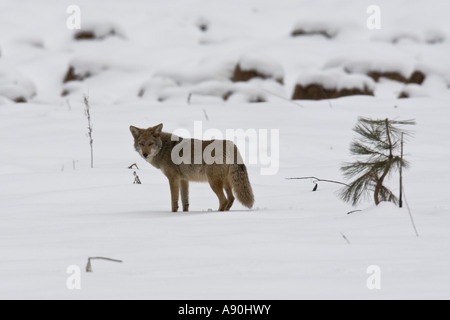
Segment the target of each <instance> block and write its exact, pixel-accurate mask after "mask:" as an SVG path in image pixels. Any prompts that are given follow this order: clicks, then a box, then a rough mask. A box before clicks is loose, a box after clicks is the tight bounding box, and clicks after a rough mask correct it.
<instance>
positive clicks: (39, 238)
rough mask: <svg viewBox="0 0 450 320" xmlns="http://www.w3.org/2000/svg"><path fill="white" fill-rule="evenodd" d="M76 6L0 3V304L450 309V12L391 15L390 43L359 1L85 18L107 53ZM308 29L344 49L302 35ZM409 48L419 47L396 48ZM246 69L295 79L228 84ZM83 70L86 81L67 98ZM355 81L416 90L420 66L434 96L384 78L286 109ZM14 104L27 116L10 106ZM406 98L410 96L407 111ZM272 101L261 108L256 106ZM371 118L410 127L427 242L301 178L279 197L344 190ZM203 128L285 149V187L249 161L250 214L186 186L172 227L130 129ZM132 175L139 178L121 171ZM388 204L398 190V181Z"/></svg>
mask: <svg viewBox="0 0 450 320" xmlns="http://www.w3.org/2000/svg"><path fill="white" fill-rule="evenodd" d="M72 4H73V3H72V2H71V1H65V0H63V1H58V2H55V1H50V0H41V1H31V0H23V1H20V3H19V2H18V1H15V0H2V2H1V4H0V52H1V56H0V299H448V298H450V289H449V284H450V273H449V270H450V256H449V245H450V198H449V196H448V183H449V181H450V168H449V166H448V163H449V160H450V148H449V146H448V141H449V140H450V129H449V126H448V119H450V90H449V84H450V67H449V66H450V55H449V54H448V52H450V43H449V37H448V32H449V31H448V30H449V27H450V22H449V20H448V12H449V10H450V3H448V2H446V1H441V0H429V1H427V2H423V1H419V0H416V1H408V2H407V3H405V2H396V1H385V0H380V1H378V4H379V5H380V8H381V18H382V20H381V21H382V29H381V30H368V29H367V27H366V20H367V18H368V15H367V13H366V9H367V7H368V6H369V5H372V4H373V3H372V2H370V1H361V0H358V1H357V0H343V1H339V2H330V1H324V0H318V1H306V0H301V1H300V0H277V1H274V0H244V1H243V0H228V1H219V0H194V1H190V2H186V1H182V0H173V1H159V0H152V1H147V0H145V1H144V0H131V1H119V0H111V1H108V2H105V1H92V0H90V1H87V0H79V1H77V4H78V5H79V6H80V9H81V18H82V23H83V21H85V22H86V23H88V25H89V26H96V28H97V29H98V28H100V29H101V28H102V26H103V27H104V26H106V24H105V23H104V22H102V21H108V25H110V26H111V25H112V26H120V30H121V33H122V34H124V35H126V37H106V38H104V39H102V40H99V41H75V40H74V39H73V34H74V32H75V31H73V30H68V29H67V27H66V20H67V18H68V17H69V16H68V15H67V13H66V9H67V7H68V6H69V5H72ZM336 17H339V18H336ZM199 21H203V22H207V24H208V30H207V31H206V32H204V31H202V30H200V28H199ZM301 21H306V22H305V24H306V25H313V24H314V23H315V22H317V24H314V25H315V26H317V25H319V26H321V27H322V26H323V27H328V29H330V28H335V30H337V36H336V37H335V38H333V39H325V38H324V37H315V36H313V37H296V38H293V37H291V36H290V32H292V26H294V25H296V24H301ZM402 30H407V32H408V33H407V34H408V35H412V36H413V37H412V38H413V40H410V39H408V37H403V38H402V40H401V41H393V39H394V38H396V37H397V36H398V35H400V34H402V32H403V31H402ZM409 38H411V37H409ZM436 39H439V41H437V40H436ZM393 42H396V43H393ZM245 56H252V57H255V56H256V57H262V58H261V59H262V60H261V61H262V62H261V64H262V67H267V66H272V67H273V69H274V70H275V69H276V70H283V72H284V85H283V86H281V85H280V84H278V83H274V81H273V80H261V79H255V80H253V81H250V82H248V83H239V84H232V83H231V82H230V80H229V79H230V76H231V75H232V71H233V68H234V67H235V65H236V64H237V63H238V62H239V61H240V59H241V58H242V57H245ZM71 63H74V64H76V65H77V67H78V68H80V69H81V70H84V71H90V72H91V73H92V76H91V77H90V78H87V79H85V80H84V81H81V82H78V81H76V82H70V83H67V84H63V83H62V80H63V78H64V75H65V73H66V72H67V70H68V67H69V65H70V64H71ZM274 66H276V67H274ZM348 66H353V67H355V68H356V69H357V68H358V67H359V66H361V68H362V69H360V70H363V69H365V68H366V67H367V66H370V67H372V66H375V67H379V68H382V69H386V70H387V69H391V67H397V69H400V70H401V71H404V73H405V74H406V73H409V72H411V70H412V69H414V68H415V67H416V66H420V70H426V71H427V72H426V74H427V79H426V80H425V82H424V84H423V85H421V86H417V85H409V86H405V85H403V84H401V83H398V82H395V81H390V80H387V79H381V80H380V82H379V83H376V84H375V83H371V85H373V86H375V89H376V90H375V97H367V96H354V97H345V98H340V99H336V100H329V101H296V102H290V101H289V98H290V96H291V95H292V92H293V90H294V87H295V84H296V83H297V80H298V79H299V77H306V78H308V77H309V76H310V75H312V74H324V79H323V81H324V82H328V81H329V82H333V81H336V80H337V79H339V77H337V78H336V77H335V75H334V74H333V73H332V72H330V70H335V69H333V68H341V70H342V71H340V72H339V74H340V75H342V74H343V72H344V71H343V70H344V68H345V67H348ZM276 70H275V71H276ZM327 74H329V75H328V76H326V75H327ZM352 76H357V77H360V79H359V80H358V81H356V83H359V84H360V83H361V81H363V80H364V81H365V80H366V78H365V76H361V75H352ZM346 81H347V80H345V79H344V80H343V81H342V82H341V81H338V84H339V85H344V83H345V82H346ZM11 86H13V88H12V89H11ZM14 86H15V87H14ZM16 89H17V90H23V92H25V93H26V94H27V97H29V98H30V101H29V102H28V103H22V104H16V103H13V102H12V100H11V93H12V91H14V90H16ZM64 89H67V90H68V91H69V92H70V93H69V95H67V96H65V97H62V96H61V92H62V91H63V90H64ZM405 89H406V90H407V91H408V92H410V93H411V96H412V98H410V99H401V100H398V99H397V98H396V97H397V96H398V95H399V93H400V92H401V91H403V90H405ZM230 90H231V91H232V92H235V94H234V95H232V96H231V97H230V98H229V99H228V100H227V101H223V99H222V98H221V97H222V95H223V94H224V93H226V92H228V91H230ZM140 92H143V95H142V97H139V96H138V94H139V93H140ZM83 94H88V95H89V100H90V105H91V116H92V122H93V124H94V126H93V138H94V168H93V169H91V168H90V149H89V139H88V138H87V137H86V134H87V119H86V117H85V115H84V105H83V103H82V97H83ZM260 96H261V97H264V98H265V100H266V101H267V102H265V103H248V101H249V100H251V99H252V98H254V97H260ZM360 116H364V117H372V118H381V119H384V118H391V119H416V121H417V125H416V126H415V127H414V129H413V130H414V136H413V137H411V138H410V140H409V141H408V142H407V144H406V146H405V152H406V155H407V157H408V159H409V161H410V162H411V169H409V170H408V171H406V172H405V177H404V182H405V193H406V199H407V202H408V205H409V207H410V209H411V212H412V215H413V217H414V220H415V223H416V225H417V229H418V232H419V234H420V237H416V236H415V233H414V230H413V228H412V224H411V221H410V217H409V215H408V209H407V208H403V209H398V208H396V207H394V206H393V205H391V204H382V205H380V206H378V207H375V206H374V205H373V203H372V201H370V199H369V200H368V201H366V202H364V203H362V204H361V205H360V206H358V207H357V208H352V207H351V206H349V205H348V204H345V203H343V202H342V201H341V200H340V199H339V198H338V197H337V195H336V193H337V191H338V190H339V188H340V186H339V185H335V184H327V183H320V184H319V189H318V191H317V192H312V188H313V186H314V184H312V183H311V182H310V181H309V180H306V181H300V180H286V179H285V178H288V177H303V176H317V177H319V178H324V179H334V180H339V181H343V180H344V178H343V177H342V174H341V172H340V170H339V168H340V166H341V164H342V163H343V162H346V161H351V160H352V157H351V155H350V154H349V145H350V142H351V141H352V139H353V138H354V133H353V132H352V128H353V126H354V125H355V123H356V121H357V118H358V117H360ZM198 121H201V125H202V129H203V131H207V130H208V129H218V130H219V131H220V132H223V133H224V135H225V132H226V131H227V130H229V129H244V130H257V131H258V132H264V131H259V130H264V129H266V130H268V131H267V132H268V133H269V134H272V135H273V134H275V133H276V132H278V133H279V138H280V139H279V144H276V145H272V144H269V145H268V146H264V145H261V147H260V148H259V151H260V152H261V153H262V154H263V155H264V154H266V157H267V154H269V155H270V154H271V152H275V151H276V150H277V149H279V170H278V173H277V174H275V175H271V176H266V175H261V169H262V168H264V167H267V166H268V163H264V162H263V161H262V160H261V159H262V158H261V159H260V160H261V161H258V163H256V164H250V163H249V161H248V159H246V161H247V163H248V166H247V167H248V171H249V176H250V180H251V183H252V186H253V189H254V193H255V197H256V203H255V206H254V208H253V209H252V210H247V209H246V208H244V207H243V206H242V205H240V204H239V203H236V204H235V206H234V207H233V208H232V210H231V211H230V212H227V213H222V212H217V211H216V209H217V207H218V201H217V198H216V196H215V195H214V193H213V192H212V190H211V189H210V187H209V186H208V185H207V184H195V183H193V184H191V190H190V193H191V195H190V205H191V212H189V213H181V212H180V213H171V212H170V194H169V185H168V182H167V179H166V178H165V177H164V176H163V174H162V173H161V172H160V171H158V170H156V169H155V168H153V167H151V166H150V165H148V164H147V163H146V162H144V161H143V160H142V159H140V158H139V155H138V154H137V153H136V152H135V150H134V148H133V139H132V136H131V134H130V132H129V129H128V128H129V126H130V125H135V126H138V127H143V128H145V127H150V126H154V125H156V124H159V123H164V130H165V131H167V132H172V131H174V130H177V129H186V130H188V131H189V132H192V133H194V128H195V126H196V125H198V123H199V122H198ZM274 130H278V131H274ZM260 138H262V136H260ZM240 147H241V149H243V148H244V147H245V146H243V145H241V146H240ZM133 163H136V164H137V165H138V166H139V168H140V169H139V170H137V169H128V167H129V166H130V165H131V164H133ZM134 171H136V173H137V174H138V175H139V177H140V180H141V181H142V184H141V185H135V184H133V181H134V176H133V172H134ZM389 186H390V187H391V188H392V189H393V190H394V191H395V192H398V189H399V188H398V179H397V177H396V176H393V177H391V179H390V181H389ZM355 209H359V210H362V211H359V212H355V213H352V214H350V215H347V213H348V212H349V211H352V210H355ZM344 237H345V239H344ZM346 239H347V240H346ZM95 256H104V257H109V258H114V259H120V260H123V263H120V264H119V263H113V262H107V261H97V260H95V261H93V262H92V268H93V271H94V272H93V273H85V271H84V267H85V265H86V263H87V259H88V257H95ZM71 266H78V267H80V268H81V274H80V284H81V288H80V289H79V290H70V289H69V288H68V286H67V282H68V280H70V279H72V278H71V275H72V274H68V273H67V270H68V268H69V270H70V267H71ZM370 266H379V267H380V270H381V275H380V281H381V282H380V283H381V288H380V289H379V290H369V289H368V286H367V281H368V279H369V277H370V276H371V274H368V273H367V270H368V268H369V267H370ZM69 287H70V286H69Z"/></svg>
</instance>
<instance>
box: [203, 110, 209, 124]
mask: <svg viewBox="0 0 450 320" xmlns="http://www.w3.org/2000/svg"><path fill="white" fill-rule="evenodd" d="M203 114H204V115H205V119H206V121H209V117H208V114H207V113H206V110H205V109H203Z"/></svg>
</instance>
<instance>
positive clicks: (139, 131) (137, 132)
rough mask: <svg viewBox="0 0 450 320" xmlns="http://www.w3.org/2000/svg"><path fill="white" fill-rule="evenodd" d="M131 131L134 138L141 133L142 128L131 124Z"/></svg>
mask: <svg viewBox="0 0 450 320" xmlns="http://www.w3.org/2000/svg"><path fill="white" fill-rule="evenodd" d="M130 131H131V134H132V135H133V137H134V138H137V137H139V135H140V134H141V129H139V128H136V127H133V126H130Z"/></svg>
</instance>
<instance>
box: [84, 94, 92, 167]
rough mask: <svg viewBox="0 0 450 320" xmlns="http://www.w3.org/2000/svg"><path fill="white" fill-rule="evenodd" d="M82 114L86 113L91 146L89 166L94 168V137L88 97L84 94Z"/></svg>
mask: <svg viewBox="0 0 450 320" xmlns="http://www.w3.org/2000/svg"><path fill="white" fill-rule="evenodd" d="M83 100H84V106H85V109H84V114H85V115H86V118H87V120H88V137H89V144H90V146H91V168H94V139H92V131H93V126H92V122H91V111H90V108H91V107H90V105H89V97H88V96H87V95H84V99H83Z"/></svg>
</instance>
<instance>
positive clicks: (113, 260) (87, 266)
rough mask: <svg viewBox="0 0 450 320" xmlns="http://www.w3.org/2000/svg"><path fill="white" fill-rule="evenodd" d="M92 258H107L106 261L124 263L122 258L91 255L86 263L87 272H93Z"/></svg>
mask: <svg viewBox="0 0 450 320" xmlns="http://www.w3.org/2000/svg"><path fill="white" fill-rule="evenodd" d="M91 260H106V261H111V262H117V263H122V262H123V261H122V260H117V259H111V258H105V257H90V258H88V262H87V265H86V272H93V271H92V264H91Z"/></svg>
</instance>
